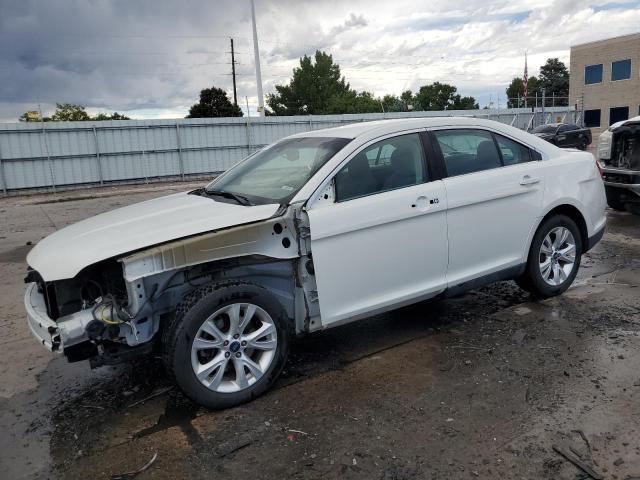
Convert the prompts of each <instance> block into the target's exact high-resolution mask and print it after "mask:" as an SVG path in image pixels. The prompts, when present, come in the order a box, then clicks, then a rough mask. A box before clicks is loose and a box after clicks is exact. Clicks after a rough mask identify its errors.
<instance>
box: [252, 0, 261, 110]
mask: <svg viewBox="0 0 640 480" xmlns="http://www.w3.org/2000/svg"><path fill="white" fill-rule="evenodd" d="M251 23H252V24H253V55H254V57H255V63H256V84H257V87H258V116H260V117H263V116H264V99H263V94H262V72H261V71H260V51H259V50H258V30H257V29H256V7H255V5H254V3H253V0H251Z"/></svg>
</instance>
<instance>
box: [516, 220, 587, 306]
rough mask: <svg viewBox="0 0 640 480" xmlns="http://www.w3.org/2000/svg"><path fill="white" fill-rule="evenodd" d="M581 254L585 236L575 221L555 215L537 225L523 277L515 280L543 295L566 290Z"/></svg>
mask: <svg viewBox="0 0 640 480" xmlns="http://www.w3.org/2000/svg"><path fill="white" fill-rule="evenodd" d="M581 255H582V238H581V236H580V231H579V230H578V227H577V225H576V224H575V222H574V221H573V220H572V219H571V218H569V217H567V216H565V215H555V216H553V217H550V218H548V219H547V220H545V221H544V222H543V223H542V225H540V227H539V228H538V231H537V232H536V234H535V236H534V237H533V242H532V243H531V249H530V250H529V257H528V259H527V267H526V270H525V273H524V274H523V275H522V277H520V278H518V279H517V280H516V281H517V283H518V285H519V286H520V287H522V288H524V289H525V290H527V291H529V292H531V293H533V294H535V295H538V296H540V297H544V298H546V297H552V296H555V295H559V294H561V293H563V292H564V291H565V290H567V288H569V286H570V285H571V283H572V282H573V280H574V279H575V277H576V275H577V273H578V268H579V266H580V258H581Z"/></svg>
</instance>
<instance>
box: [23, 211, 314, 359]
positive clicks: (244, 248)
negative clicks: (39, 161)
mask: <svg viewBox="0 0 640 480" xmlns="http://www.w3.org/2000/svg"><path fill="white" fill-rule="evenodd" d="M307 237H308V222H307V220H306V216H305V215H304V213H303V212H302V211H301V209H300V206H298V207H289V208H283V209H282V210H281V211H279V212H278V214H277V215H276V216H274V217H271V218H269V219H267V220H263V221H259V222H255V223H252V224H246V225H238V226H234V227H231V228H227V229H224V230H220V231H214V232H208V233H203V234H200V235H195V236H191V237H188V238H182V239H178V240H174V241H171V242H166V243H163V244H160V245H156V246H153V247H149V248H146V249H142V250H138V251H135V252H131V253H126V254H123V255H121V256H119V257H117V258H112V259H107V260H103V261H101V262H98V263H96V264H94V265H91V266H89V267H86V268H84V269H83V270H81V271H80V272H79V273H78V274H77V275H76V276H75V277H73V278H71V279H62V280H54V281H45V280H43V278H42V276H41V275H40V274H39V273H38V272H37V271H36V270H33V269H30V270H29V273H28V275H27V278H26V279H25V282H26V283H28V284H29V285H28V287H27V291H26V293H25V308H26V311H27V318H28V324H29V327H30V329H31V331H32V332H33V334H34V335H35V336H36V338H38V340H39V341H40V343H42V345H43V346H45V347H46V348H48V349H49V350H52V351H58V352H63V353H64V354H65V355H66V356H67V357H68V359H69V361H72V362H73V361H80V360H85V359H90V360H91V365H92V366H99V365H104V364H115V363H120V362H122V361H124V360H127V359H129V358H130V357H132V356H137V355H139V354H145V353H149V352H151V351H152V350H153V349H154V347H155V345H156V344H157V343H158V342H156V341H155V340H157V339H158V337H159V336H160V335H158V332H160V331H161V330H162V328H163V325H166V324H167V322H168V321H170V319H171V317H172V316H173V315H174V312H175V310H176V306H177V305H179V303H180V302H181V301H182V299H183V298H184V297H185V295H187V294H188V293H189V292H190V291H192V290H194V289H196V288H199V287H201V286H202V285H205V284H207V283H210V282H221V281H229V280H244V281H249V282H252V283H254V284H257V285H260V286H263V287H264V288H266V289H268V290H269V291H270V293H272V294H273V295H274V296H275V297H276V298H277V299H278V300H279V301H280V303H281V304H282V306H283V307H284V310H285V311H286V313H287V315H288V317H289V318H290V319H292V322H293V323H294V328H295V331H296V332H297V333H303V332H306V331H310V330H314V329H318V328H320V327H321V323H320V318H319V315H320V312H319V309H318V302H317V294H316V290H317V287H316V284H315V277H314V275H313V265H312V259H311V252H310V251H308V246H307V240H308V238H307ZM53 253H54V252H52V254H53Z"/></svg>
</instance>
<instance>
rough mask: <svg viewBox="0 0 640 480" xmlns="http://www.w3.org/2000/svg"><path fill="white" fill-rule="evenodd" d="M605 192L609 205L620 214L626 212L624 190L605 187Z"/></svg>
mask: <svg viewBox="0 0 640 480" xmlns="http://www.w3.org/2000/svg"><path fill="white" fill-rule="evenodd" d="M604 191H605V194H606V195H607V205H609V206H610V207H611V208H613V209H614V210H617V211H619V212H624V211H625V210H626V205H625V201H624V197H623V194H624V192H623V190H622V189H620V188H616V187H608V186H606V185H605V187H604Z"/></svg>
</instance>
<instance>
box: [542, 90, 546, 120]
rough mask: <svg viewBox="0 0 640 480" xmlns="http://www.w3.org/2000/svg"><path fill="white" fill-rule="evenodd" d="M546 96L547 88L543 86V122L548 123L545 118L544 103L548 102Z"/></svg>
mask: <svg viewBox="0 0 640 480" xmlns="http://www.w3.org/2000/svg"><path fill="white" fill-rule="evenodd" d="M546 97H547V89H546V88H543V89H542V124H543V125H544V124H546V123H547V122H546V120H545V118H544V104H545V103H546Z"/></svg>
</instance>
